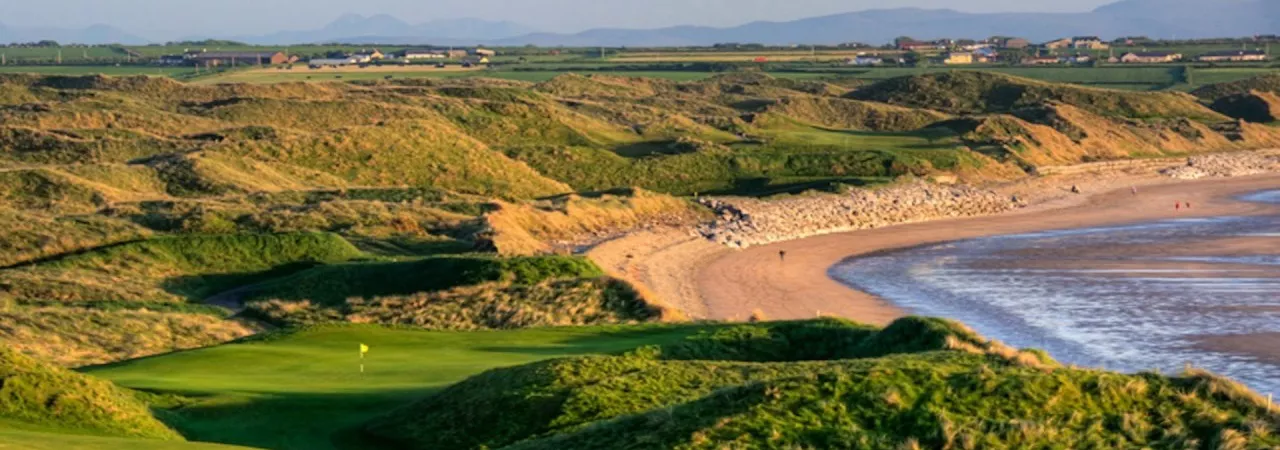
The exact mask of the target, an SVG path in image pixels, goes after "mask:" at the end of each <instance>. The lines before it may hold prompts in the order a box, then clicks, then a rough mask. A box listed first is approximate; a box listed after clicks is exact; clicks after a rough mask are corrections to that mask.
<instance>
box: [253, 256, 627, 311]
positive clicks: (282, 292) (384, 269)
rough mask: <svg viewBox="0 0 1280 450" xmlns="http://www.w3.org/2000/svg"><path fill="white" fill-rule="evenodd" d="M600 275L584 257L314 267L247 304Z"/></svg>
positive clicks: (332, 300)
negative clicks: (256, 301)
mask: <svg viewBox="0 0 1280 450" xmlns="http://www.w3.org/2000/svg"><path fill="white" fill-rule="evenodd" d="M603 275H604V272H602V271H601V270H600V268H599V267H596V265H595V264H593V263H591V261H589V260H587V259H585V258H579V257H566V256H542V257H516V258H499V257H493V256H488V255H461V256H453V255H446V256H432V257H427V258H423V259H418V260H410V261H385V262H363V263H361V262H357V263H347V264H331V265H323V266H318V267H315V268H312V269H308V270H304V271H301V272H298V273H296V274H294V275H291V276H287V277H282V278H278V279H274V280H271V281H267V282H265V283H262V284H259V285H257V286H254V287H252V288H251V289H250V290H249V292H247V293H246V297H245V298H246V300H269V299H274V300H294V301H300V300H309V301H313V302H316V303H319V304H328V305H338V304H341V303H342V302H343V300H346V299H347V298H351V297H358V298H373V297H384V296H392V295H411V294H416V293H420V292H431V291H441V290H446V289H450V288H454V287H458V286H467V285H475V284H480V283H487V282H504V283H513V284H518V285H532V284H538V283H541V282H543V281H547V280H551V279H558V278H595V277H600V276H603Z"/></svg>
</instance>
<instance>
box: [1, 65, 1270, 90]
mask: <svg viewBox="0 0 1280 450" xmlns="http://www.w3.org/2000/svg"><path fill="white" fill-rule="evenodd" d="M556 58H559V57H556ZM496 62H502V61H496ZM556 62H563V61H558V60H557V61H556ZM614 67H617V68H618V70H614V69H613V68H614ZM631 67H637V66H636V65H625V66H624V65H617V64H607V63H605V64H588V65H582V64H575V65H565V66H564V67H562V68H561V67H556V64H534V65H519V66H496V67H495V68H493V69H487V70H477V71H470V72H460V71H454V70H441V71H431V70H422V69H418V70H403V71H396V70H392V71H369V72H360V71H358V70H352V71H346V72H341V73H339V72H334V71H323V70H317V71H292V72H290V71H270V70H268V71H258V70H253V71H227V72H221V73H213V74H209V73H201V72H199V71H197V70H195V69H193V68H186V67H158V66H139V65H121V66H113V65H74V66H72V65H61V66H58V65H37V66H32V65H8V66H0V73H39V74H49V75H88V74H99V73H100V74H104V75H113V76H126V75H153V76H168V77H175V78H179V79H184V80H190V81H192V82H196V83H202V84H212V83H256V84H271V83H284V82H297V81H362V80H384V79H388V77H390V78H391V79H405V78H434V79H441V78H463V77H487V78H497V79H504V80H517V81H528V82H535V83H537V82H543V81H547V80H550V79H552V78H555V77H556V76H558V75H562V74H565V73H582V74H592V73H596V74H604V75H613V76H625V77H648V78H659V79H666V80H675V81H697V80H702V79H706V78H708V77H711V76H715V75H717V74H719V73H721V72H710V71H694V70H688V71H686V70H634V69H630V68H631ZM639 67H643V65H640V66H639ZM956 70H962V71H985V72H997V73H1004V74H1008V75H1014V76H1019V77H1026V78H1031V79H1037V80H1042V81H1049V82H1056V83H1072V84H1082V85H1087V86H1096V87H1105V88H1112V89H1123V90H1142V91H1146V90H1162V89H1177V90H1190V89H1192V88H1194V87H1196V86H1202V85H1206V84H1213V83H1223V82H1229V81H1236V80H1242V79H1246V78H1250V77H1255V76H1258V75H1263V74H1267V73H1275V72H1277V71H1280V69H1277V68H1266V67H1211V68H1196V69H1193V70H1194V75H1193V76H1194V79H1193V82H1194V83H1195V86H1190V85H1186V84H1183V75H1182V72H1183V66H1181V65H1169V66H1136V67H1125V66H1104V67H1100V68H1091V67H1009V66H972V67H957V66H946V67H943V66H937V67H927V68H913V67H878V68H849V67H809V68H803V69H782V70H780V71H773V72H769V73H770V74H771V75H773V76H775V77H777V78H788V79H816V78H829V77H847V78H856V79H863V80H868V81H878V80H884V79H889V78H894V77H902V76H912V75H921V74H926V73H939V72H950V71H956Z"/></svg>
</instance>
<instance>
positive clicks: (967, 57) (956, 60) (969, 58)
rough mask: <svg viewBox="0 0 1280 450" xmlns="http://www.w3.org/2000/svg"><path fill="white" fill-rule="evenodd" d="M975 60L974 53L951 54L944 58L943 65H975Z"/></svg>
mask: <svg viewBox="0 0 1280 450" xmlns="http://www.w3.org/2000/svg"><path fill="white" fill-rule="evenodd" d="M974 59H975V58H974V56H973V53H969V52H951V53H947V54H946V56H944V57H943V58H942V63H943V64H947V65H963V64H973V62H974Z"/></svg>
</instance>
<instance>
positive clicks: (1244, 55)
mask: <svg viewBox="0 0 1280 450" xmlns="http://www.w3.org/2000/svg"><path fill="white" fill-rule="evenodd" d="M1197 59H1199V60H1200V61H1202V62H1244V61H1266V60H1267V59H1269V58H1268V56H1267V53H1266V52H1264V51H1261V50H1229V51H1222V52H1209V53H1205V54H1203V55H1200V57H1199V58H1197Z"/></svg>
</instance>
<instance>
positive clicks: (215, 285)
mask: <svg viewBox="0 0 1280 450" xmlns="http://www.w3.org/2000/svg"><path fill="white" fill-rule="evenodd" d="M323 265H324V263H321V262H314V261H303V262H295V263H289V264H285V265H282V266H277V267H275V268H272V269H271V270H266V271H262V272H243V273H224V274H205V275H186V276H180V277H174V278H170V279H167V280H165V281H164V282H163V283H162V284H161V287H162V288H163V289H164V290H165V292H168V293H170V294H174V295H177V296H181V297H185V298H186V299H187V300H188V301H192V302H199V301H203V300H204V299H205V298H207V297H209V296H212V295H215V294H218V293H220V292H225V291H229V290H232V289H236V288H239V287H243V286H248V285H252V284H257V283H262V282H265V281H268V280H273V279H276V278H281V277H286V276H289V275H293V274H296V273H299V272H303V271H306V270H311V269H314V268H316V267H319V266H323Z"/></svg>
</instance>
